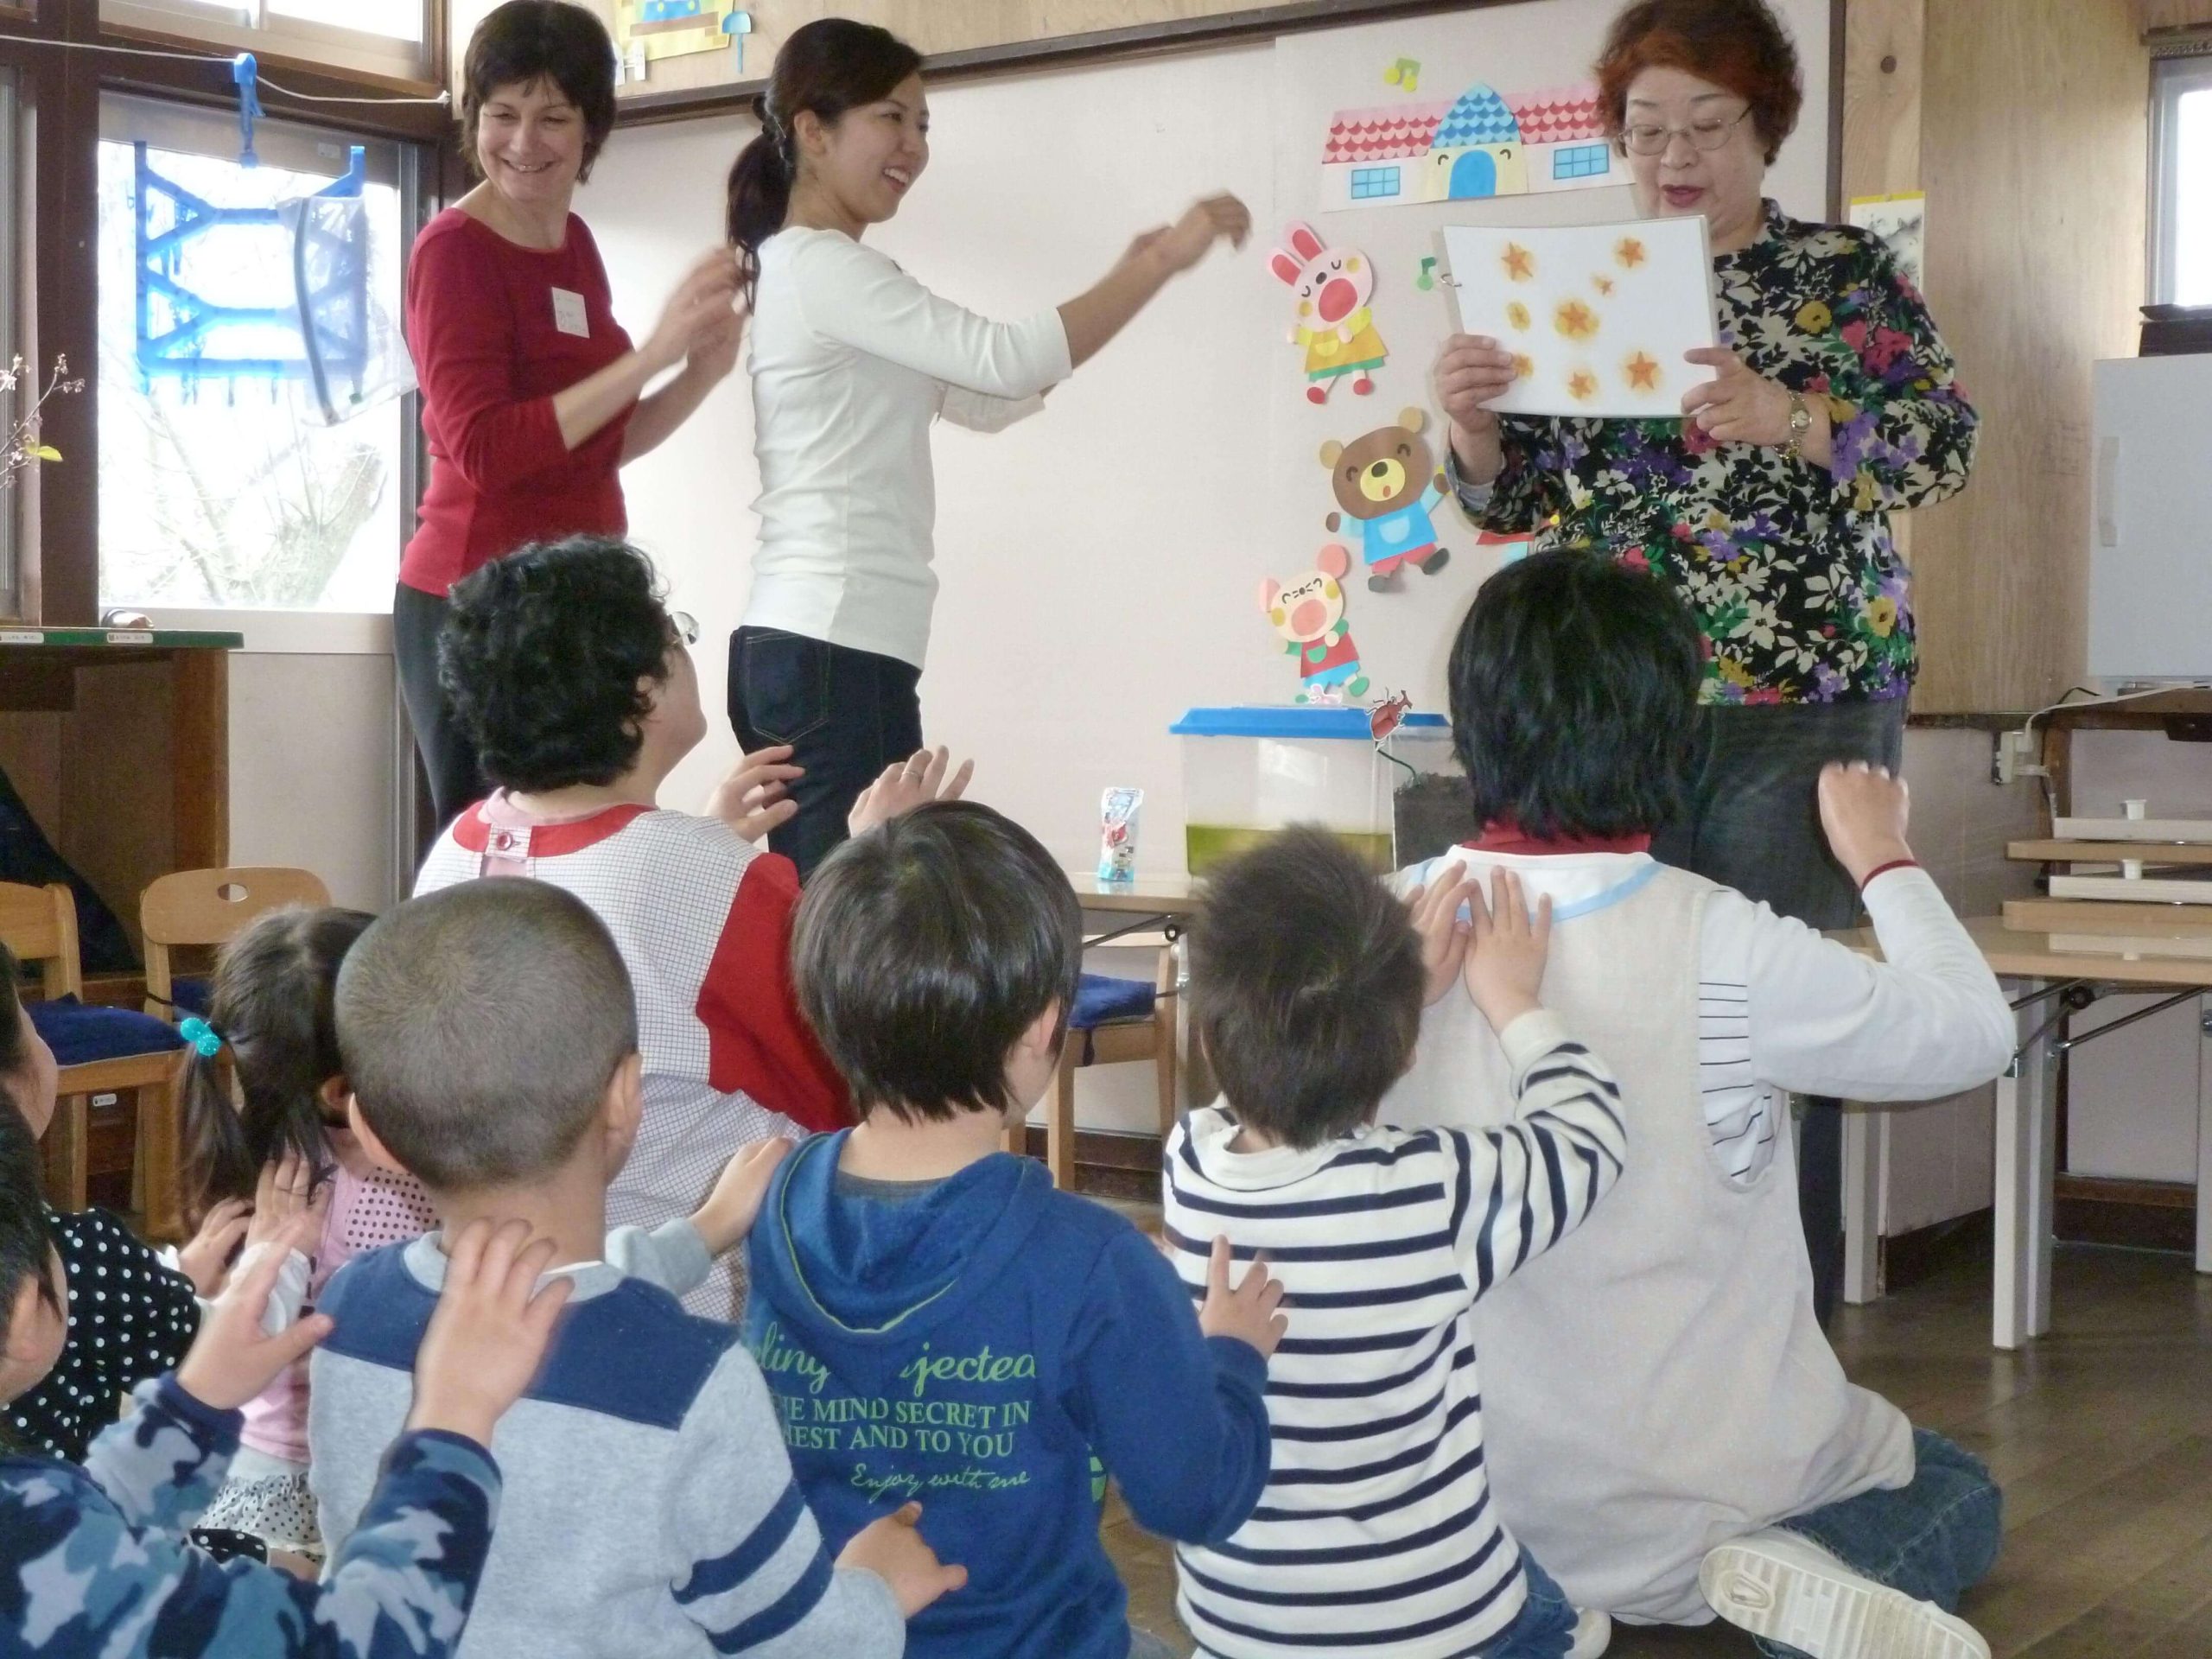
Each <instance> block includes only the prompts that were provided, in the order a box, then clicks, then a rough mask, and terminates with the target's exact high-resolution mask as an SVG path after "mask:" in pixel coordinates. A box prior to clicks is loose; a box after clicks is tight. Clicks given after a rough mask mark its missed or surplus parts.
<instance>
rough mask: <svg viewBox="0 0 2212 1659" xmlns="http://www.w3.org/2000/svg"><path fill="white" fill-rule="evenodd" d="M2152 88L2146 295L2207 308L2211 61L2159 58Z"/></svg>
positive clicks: (2211, 269)
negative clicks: (2149, 254) (2149, 250)
mask: <svg viewBox="0 0 2212 1659" xmlns="http://www.w3.org/2000/svg"><path fill="white" fill-rule="evenodd" d="M2153 86H2154V95H2153V97H2152V111H2151V143H2152V230H2151V235H2152V261H2151V297H2152V300H2153V301H2155V302H2159V303H2161V304H2168V305H2212V58H2202V57H2196V58H2165V59H2162V60H2160V61H2159V63H2158V74H2157V77H2156V79H2155V81H2154V83H2153Z"/></svg>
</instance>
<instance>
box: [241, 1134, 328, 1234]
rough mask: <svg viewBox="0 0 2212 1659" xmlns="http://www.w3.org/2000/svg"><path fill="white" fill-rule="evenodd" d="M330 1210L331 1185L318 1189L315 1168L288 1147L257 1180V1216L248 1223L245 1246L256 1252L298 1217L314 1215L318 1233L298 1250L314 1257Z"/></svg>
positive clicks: (325, 1184) (254, 1210) (254, 1212)
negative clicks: (261, 1245)
mask: <svg viewBox="0 0 2212 1659" xmlns="http://www.w3.org/2000/svg"><path fill="white" fill-rule="evenodd" d="M329 1207H330V1183H329V1182H327V1181H325V1182H323V1183H322V1184H321V1185H320V1186H318V1185H316V1184H315V1166H314V1165H313V1164H311V1163H309V1162H308V1160H306V1159H304V1158H302V1157H301V1156H300V1154H299V1153H298V1151H297V1150H296V1149H293V1148H288V1149H287V1150H286V1151H285V1153H284V1155H283V1157H281V1158H274V1159H271V1160H270V1161H269V1162H267V1163H265V1164H264V1165H263V1166H261V1173H260V1175H259V1176H258V1177H257V1179H255V1181H254V1184H253V1216H252V1218H251V1220H249V1221H248V1222H247V1223H246V1227H245V1247H246V1249H253V1248H254V1247H255V1246H256V1245H257V1244H266V1243H270V1242H271V1241H272V1240H274V1239H275V1238H276V1237H277V1235H278V1234H279V1233H283V1232H285V1231H286V1230H287V1229H289V1228H290V1227H291V1226H292V1224H293V1223H294V1221H295V1220H296V1218H297V1217H301V1216H311V1217H314V1219H315V1229H314V1230H313V1231H311V1232H308V1233H307V1234H306V1235H305V1236H304V1242H302V1243H299V1244H297V1245H296V1246H295V1247H294V1248H295V1249H299V1250H300V1251H302V1253H303V1254H305V1255H314V1254H315V1245H316V1243H318V1242H319V1240H320V1238H321V1232H322V1228H321V1222H322V1217H323V1214H324V1212H325V1211H327V1210H328V1209H329Z"/></svg>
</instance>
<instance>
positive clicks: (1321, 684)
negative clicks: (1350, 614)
mask: <svg viewBox="0 0 2212 1659" xmlns="http://www.w3.org/2000/svg"><path fill="white" fill-rule="evenodd" d="M1313 563H1314V567H1315V568H1314V569H1311V570H1308V571H1306V572H1305V573H1303V574H1302V575H1295V576H1293V577H1292V578H1291V579H1290V581H1289V582H1287V583H1285V582H1277V581H1275V580H1274V578H1273V577H1269V578H1268V580H1267V581H1265V582H1262V583H1261V584H1260V609H1261V610H1262V612H1264V613H1266V615H1267V619H1268V621H1269V622H1270V623H1272V624H1273V625H1274V631H1275V632H1277V633H1279V634H1281V636H1282V637H1283V638H1284V639H1287V641H1289V643H1288V644H1287V645H1285V646H1284V647H1283V654H1284V655H1286V656H1294V657H1296V658H1298V677H1299V688H1300V689H1299V693H1298V701H1299V702H1318V703H1332V704H1333V703H1341V702H1344V699H1345V698H1346V697H1348V696H1349V697H1357V696H1362V695H1363V694H1364V693H1365V692H1366V690H1367V676H1366V675H1364V674H1363V673H1361V672H1360V671H1359V647H1358V646H1357V645H1354V644H1352V642H1351V626H1350V625H1349V624H1348V623H1346V622H1345V620H1344V586H1343V584H1344V577H1345V576H1346V575H1349V574H1351V552H1350V551H1349V550H1347V549H1346V548H1345V547H1344V544H1343V543H1340V542H1331V543H1329V544H1328V545H1327V546H1325V547H1324V548H1323V549H1322V550H1321V551H1320V552H1319V554H1318V555H1317V556H1315V558H1314V561H1313Z"/></svg>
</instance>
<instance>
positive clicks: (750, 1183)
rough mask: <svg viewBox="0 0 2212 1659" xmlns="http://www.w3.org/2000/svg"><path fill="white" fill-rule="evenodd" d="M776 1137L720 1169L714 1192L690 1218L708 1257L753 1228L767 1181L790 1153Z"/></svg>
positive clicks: (742, 1239) (741, 1153)
mask: <svg viewBox="0 0 2212 1659" xmlns="http://www.w3.org/2000/svg"><path fill="white" fill-rule="evenodd" d="M791 1144H792V1143H791V1141H785V1140H784V1139H782V1138H781V1137H780V1136H779V1137H778V1138H776V1139H774V1140H770V1141H754V1142H753V1144H752V1145H751V1146H749V1147H742V1148H741V1149H740V1150H739V1152H738V1153H737V1155H736V1156H734V1158H732V1159H731V1160H729V1162H728V1163H727V1164H724V1165H723V1166H722V1173H721V1176H720V1178H719V1179H716V1180H715V1190H714V1191H713V1192H709V1193H708V1194H707V1201H706V1202H705V1203H704V1204H702V1205H700V1206H699V1208H698V1210H697V1211H696V1212H695V1213H694V1214H693V1216H692V1217H691V1225H692V1226H693V1227H694V1228H696V1230H698V1234H699V1237H700V1240H701V1241H702V1243H704V1244H705V1245H706V1247H707V1254H708V1255H721V1253H722V1252H723V1251H725V1250H730V1249H736V1248H737V1246H738V1245H740V1244H741V1243H744V1242H745V1238H746V1236H747V1234H748V1233H750V1232H751V1231H752V1230H753V1223H754V1222H756V1221H758V1220H759V1219H760V1205H761V1204H762V1203H763V1202H764V1201H765V1200H766V1198H767V1196H768V1182H769V1179H770V1178H771V1177H772V1176H773V1175H774V1174H775V1173H776V1166H777V1165H779V1164H780V1163H782V1162H783V1161H784V1160H785V1157H786V1156H788V1155H789V1154H790V1152H791Z"/></svg>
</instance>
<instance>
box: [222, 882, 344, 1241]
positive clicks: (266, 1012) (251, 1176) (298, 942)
mask: <svg viewBox="0 0 2212 1659" xmlns="http://www.w3.org/2000/svg"><path fill="white" fill-rule="evenodd" d="M371 919H372V918H369V917H367V916H365V915H363V914H362V913H361V912H359V911H356V910H309V909H307V908H305V907H304V906H297V905H294V906H287V907H286V908H284V909H283V910H274V911H270V912H269V913H268V914H267V915H264V916H258V917H256V918H254V919H253V920H252V921H251V922H250V923H248V924H247V925H246V926H245V930H244V931H241V932H240V933H239V934H238V937H237V938H234V939H232V941H231V942H230V944H227V945H226V946H225V947H224V948H223V954H222V958H221V960H220V961H219V963H217V964H216V968H215V985H214V991H213V995H212V996H211V997H210V999H209V1001H208V1007H207V1023H208V1024H209V1025H210V1026H211V1027H213V1029H214V1031H215V1032H216V1033H217V1034H218V1035H219V1038H220V1039H221V1041H222V1046H221V1047H220V1048H219V1049H218V1050H217V1052H215V1053H214V1054H213V1055H212V1056H210V1055H207V1054H202V1053H200V1052H197V1051H196V1050H192V1049H188V1050H187V1051H186V1059H187V1065H186V1069H185V1079H184V1114H183V1115H184V1136H183V1139H184V1155H183V1159H182V1171H181V1173H182V1177H183V1179H182V1186H183V1190H184V1196H185V1205H184V1209H185V1214H186V1217H187V1219H188V1221H190V1222H192V1223H193V1224H197V1223H198V1221H199V1218H200V1217H202V1216H204V1215H205V1214H207V1211H209V1210H210V1209H212V1208H213V1206H214V1205H216V1204H218V1203H219V1202H220V1201H221V1200H222V1199H224V1198H251V1197H252V1196H253V1189H254V1183H255V1181H256V1179H257V1178H258V1177H259V1175H260V1173H261V1167H262V1166H263V1165H264V1164H266V1163H268V1162H269V1161H270V1160H271V1159H274V1158H281V1157H282V1156H283V1154H285V1153H286V1152H288V1151H289V1152H296V1153H298V1154H300V1156H301V1157H302V1158H304V1159H306V1160H308V1162H309V1163H310V1164H311V1165H313V1166H315V1168H316V1169H317V1171H318V1172H320V1171H321V1168H322V1167H323V1166H325V1165H327V1164H328V1162H329V1161H330V1153H329V1147H328V1143H327V1140H326V1138H325V1135H324V1133H323V1123H322V1109H321V1103H320V1101H319V1098H318V1096H319V1095H320V1093H321V1088H322V1085H323V1084H324V1083H325V1082H327V1080H328V1079H330V1078H332V1077H336V1076H338V1075H339V1074H340V1072H342V1071H345V1069H346V1066H345V1062H344V1061H343V1060H341V1059H340V1058H339V1054H338V1023H337V1020H336V1018H335V1016H334V1014H333V1013H332V997H333V994H334V991H335V990H336V988H337V984H338V969H339V965H340V963H343V962H344V961H345V959H346V951H348V950H351V949H352V948H353V941H354V940H356V939H358V938H360V937H361V934H362V933H363V932H364V931H365V930H366V929H367V927H368V925H369V923H370V920H371ZM226 1062H227V1064H226ZM233 1073H235V1075H236V1077H237V1095H236V1101H235V1103H234V1099H233V1095H232V1081H231V1079H232V1074H233Z"/></svg>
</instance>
